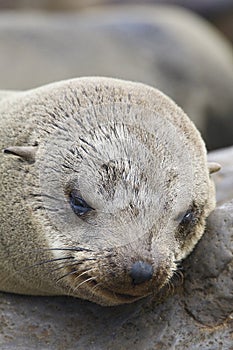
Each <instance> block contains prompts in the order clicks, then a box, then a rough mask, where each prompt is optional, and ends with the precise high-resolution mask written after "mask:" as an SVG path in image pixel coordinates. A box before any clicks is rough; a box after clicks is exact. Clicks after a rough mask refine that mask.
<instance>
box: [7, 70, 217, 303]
mask: <svg viewBox="0 0 233 350" xmlns="http://www.w3.org/2000/svg"><path fill="white" fill-rule="evenodd" d="M1 96H2V99H1V102H0V115H1V120H0V123H1V128H0V133H1V136H0V142H1V149H2V150H3V152H2V154H1V161H0V184H1V198H2V199H1V202H0V207H1V229H0V230H1V235H0V237H1V240H0V290H1V291H6V292H13V293H22V294H32V295H71V296H74V297H79V298H83V299H88V300H90V301H93V302H96V303H98V304H101V305H117V304H123V303H131V302H133V301H135V300H138V299H140V298H143V297H145V296H147V295H150V294H155V295H156V294H157V293H158V292H159V291H160V290H161V288H162V287H163V286H164V285H166V284H168V283H169V281H170V280H171V278H172V276H173V274H174V272H175V271H176V270H177V264H179V262H180V261H181V260H182V259H184V258H185V257H186V256H187V255H188V254H189V253H190V252H191V251H192V249H193V247H194V246H195V244H196V243H197V241H198V240H199V239H200V237H201V236H202V234H203V231H204V227H205V219H206V217H207V216H208V215H209V213H210V212H211V211H212V210H213V209H214V206H215V191H214V185H213V182H212V179H211V178H210V173H212V172H214V171H217V170H218V165H217V164H215V163H211V164H209V165H208V164H207V160H206V149H205V145H204V142H203V141H202V138H201V136H200V134H199V132H198V131H197V129H196V128H195V126H194V124H193V123H192V122H191V121H190V120H189V118H188V117H187V116H186V115H185V113H184V112H183V111H182V110H181V109H180V108H179V107H177V105H176V104H175V103H174V102H173V101H172V100H171V99H169V98H168V97H167V96H165V95H164V94H163V93H161V92H160V91H158V90H156V89H154V88H152V87H149V86H146V85H143V84H140V83H133V82H129V81H122V80H117V79H111V78H97V77H95V78H91V77H89V78H79V79H73V80H68V81H62V82H58V83H53V84H50V85H47V86H43V87H40V88H37V89H34V90H29V91H25V92H12V94H10V93H9V92H8V93H6V92H3V93H2V94H1Z"/></svg>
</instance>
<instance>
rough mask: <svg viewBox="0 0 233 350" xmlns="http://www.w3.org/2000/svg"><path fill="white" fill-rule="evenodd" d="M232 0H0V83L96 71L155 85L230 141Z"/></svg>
mask: <svg viewBox="0 0 233 350" xmlns="http://www.w3.org/2000/svg"><path fill="white" fill-rule="evenodd" d="M232 42H233V0H170V1H169V0H144V1H143V0H141V1H140V0H125V1H123V0H122V1H121V0H86V1H84V0H83V1H82V0H0V77H1V79H0V89H12V90H24V89H30V88H34V87H37V86H39V85H43V84H46V83H50V82H53V81H57V80H61V79H69V78H75V77H80V76H90V75H95V76H96V75H101V76H110V77H116V78H123V79H129V80H134V81H140V82H143V83H146V84H149V85H152V86H154V87H157V88H159V89H160V90H162V91H163V92H165V93H166V94H167V95H169V96H170V97H171V98H172V99H173V100H175V102H176V103H177V104H178V105H180V106H181V107H182V108H183V109H184V111H185V112H186V113H187V114H188V115H189V117H190V118H191V119H192V120H193V121H194V123H195V124H196V125H197V127H198V128H199V130H200V131H201V133H202V135H203V137H204V139H205V141H206V143H207V147H208V149H209V150H211V149H216V148H220V147H226V146H230V145H232V144H233V55H232Z"/></svg>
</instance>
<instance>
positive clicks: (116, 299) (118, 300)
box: [97, 288, 152, 305]
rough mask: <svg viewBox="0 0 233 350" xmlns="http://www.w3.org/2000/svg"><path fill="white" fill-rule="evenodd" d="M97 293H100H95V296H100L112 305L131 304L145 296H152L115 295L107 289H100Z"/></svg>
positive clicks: (115, 293)
mask: <svg viewBox="0 0 233 350" xmlns="http://www.w3.org/2000/svg"><path fill="white" fill-rule="evenodd" d="M99 291H100V293H97V294H101V296H102V297H103V296H104V297H105V299H107V300H109V301H110V302H111V303H112V305H114V304H117V305H119V304H127V303H128V304H129V303H133V302H134V301H137V300H140V299H143V298H146V297H147V296H149V295H151V294H152V293H148V294H145V295H141V296H134V295H130V294H122V293H117V292H114V291H112V290H110V289H107V288H102V289H100V290H99Z"/></svg>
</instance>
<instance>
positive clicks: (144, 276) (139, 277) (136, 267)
mask: <svg viewBox="0 0 233 350" xmlns="http://www.w3.org/2000/svg"><path fill="white" fill-rule="evenodd" d="M152 276H153V266H152V265H151V264H148V263H146V262H143V261H136V262H135V263H134V264H133V265H132V267H131V270H130V277H131V278H132V280H133V284H141V283H144V282H147V281H149V280H150V279H151V278H152Z"/></svg>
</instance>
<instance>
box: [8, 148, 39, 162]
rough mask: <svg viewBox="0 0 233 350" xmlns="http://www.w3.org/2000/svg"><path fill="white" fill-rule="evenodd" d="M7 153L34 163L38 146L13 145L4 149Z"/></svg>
mask: <svg viewBox="0 0 233 350" xmlns="http://www.w3.org/2000/svg"><path fill="white" fill-rule="evenodd" d="M3 152H4V153H5V154H12V155H13V156H18V157H20V158H22V159H24V160H26V161H28V162H31V163H34V162H35V156H36V152H37V147H36V146H12V147H8V148H5V149H4V150H3Z"/></svg>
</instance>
